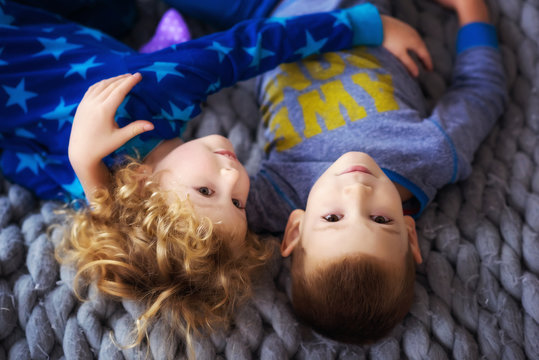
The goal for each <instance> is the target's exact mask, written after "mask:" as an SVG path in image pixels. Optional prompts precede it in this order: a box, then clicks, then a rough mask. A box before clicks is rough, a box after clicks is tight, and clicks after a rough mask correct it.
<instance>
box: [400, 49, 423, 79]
mask: <svg viewBox="0 0 539 360" xmlns="http://www.w3.org/2000/svg"><path fill="white" fill-rule="evenodd" d="M399 60H400V61H401V62H402V63H403V65H404V67H405V68H406V69H407V70H408V72H409V73H410V74H411V75H412V76H413V77H417V76H418V75H419V68H418V67H417V64H416V63H415V61H414V60H413V59H412V57H411V56H410V55H409V54H408V52H406V53H405V54H403V55H401V56H399Z"/></svg>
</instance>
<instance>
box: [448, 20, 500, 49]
mask: <svg viewBox="0 0 539 360" xmlns="http://www.w3.org/2000/svg"><path fill="white" fill-rule="evenodd" d="M475 46H489V47H492V48H498V38H497V37H496V28H495V27H494V26H492V25H491V24H487V23H483V22H474V23H470V24H466V25H464V26H463V27H462V28H460V30H459V32H458V35H457V54H460V53H461V52H463V51H464V50H467V49H469V48H472V47H475Z"/></svg>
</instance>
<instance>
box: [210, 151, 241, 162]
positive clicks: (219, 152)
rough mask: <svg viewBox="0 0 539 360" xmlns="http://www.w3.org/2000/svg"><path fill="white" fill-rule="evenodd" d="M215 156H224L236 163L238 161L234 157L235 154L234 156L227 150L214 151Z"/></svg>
mask: <svg viewBox="0 0 539 360" xmlns="http://www.w3.org/2000/svg"><path fill="white" fill-rule="evenodd" d="M215 154H218V155H223V156H226V157H227V158H229V159H233V160H236V161H237V160H238V158H237V157H236V154H234V153H233V152H232V151H229V150H219V151H215Z"/></svg>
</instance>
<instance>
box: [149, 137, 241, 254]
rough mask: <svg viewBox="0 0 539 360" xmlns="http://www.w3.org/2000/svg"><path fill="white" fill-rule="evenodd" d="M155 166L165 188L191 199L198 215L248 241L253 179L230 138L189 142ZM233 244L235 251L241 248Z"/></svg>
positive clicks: (211, 138) (154, 170)
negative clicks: (248, 200) (248, 220)
mask: <svg viewBox="0 0 539 360" xmlns="http://www.w3.org/2000/svg"><path fill="white" fill-rule="evenodd" d="M152 165H153V166H152V167H153V169H152V171H153V172H159V171H163V173H162V177H161V179H160V183H161V185H162V186H163V187H164V189H166V190H173V191H175V192H176V193H177V194H179V196H180V198H181V199H186V198H187V197H188V198H189V200H190V201H191V203H192V204H193V206H194V207H195V211H196V212H197V214H199V215H201V216H207V217H208V218H210V219H211V220H212V221H213V223H214V224H216V226H218V227H220V228H221V229H223V230H224V231H225V232H227V233H229V234H235V235H237V236H236V238H238V239H244V238H245V235H246V232H247V220H246V215H245V203H246V201H247V195H248V193H249V176H248V174H247V171H246V170H245V168H244V167H243V166H242V165H241V163H240V162H239V161H238V159H237V158H236V155H235V153H234V148H233V146H232V144H231V143H230V141H229V140H228V139H227V138H225V137H223V136H220V135H210V136H206V137H203V138H199V139H196V140H192V141H188V142H186V143H184V144H182V145H180V146H178V147H176V148H174V149H173V150H172V151H170V152H169V153H168V154H167V155H165V156H164V157H163V158H161V159H160V160H158V161H157V162H156V163H154V164H152ZM229 245H230V246H231V247H232V249H233V250H234V249H236V248H237V247H239V246H241V244H229Z"/></svg>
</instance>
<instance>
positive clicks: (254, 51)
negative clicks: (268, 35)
mask: <svg viewBox="0 0 539 360" xmlns="http://www.w3.org/2000/svg"><path fill="white" fill-rule="evenodd" d="M244 50H245V51H247V53H248V54H249V55H251V56H252V57H253V61H252V62H251V64H249V66H256V67H257V68H258V67H259V66H260V60H262V59H264V58H266V57H268V56H273V55H275V53H274V52H273V51H271V50H267V49H264V48H262V37H261V36H260V35H259V36H258V38H257V39H256V45H255V46H252V47H248V48H244Z"/></svg>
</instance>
